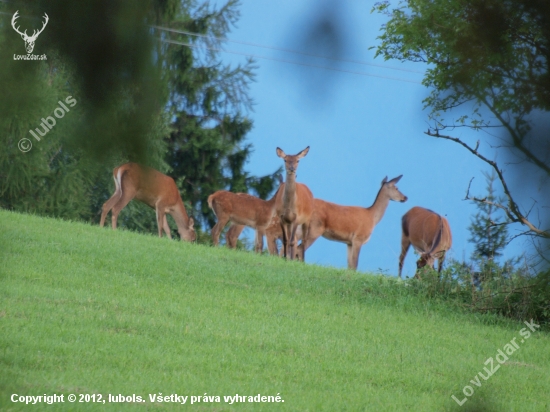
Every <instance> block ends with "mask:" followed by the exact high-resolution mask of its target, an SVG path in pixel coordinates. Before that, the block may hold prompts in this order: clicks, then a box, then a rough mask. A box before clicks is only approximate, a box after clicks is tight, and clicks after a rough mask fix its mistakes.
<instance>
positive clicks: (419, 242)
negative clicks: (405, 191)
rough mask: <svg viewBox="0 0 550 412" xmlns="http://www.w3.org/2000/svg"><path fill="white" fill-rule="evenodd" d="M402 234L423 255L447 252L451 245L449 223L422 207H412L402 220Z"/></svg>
mask: <svg viewBox="0 0 550 412" xmlns="http://www.w3.org/2000/svg"><path fill="white" fill-rule="evenodd" d="M402 229H403V234H404V235H405V236H407V237H408V238H409V240H410V242H411V244H412V245H413V247H414V248H415V249H416V250H417V251H419V252H420V253H423V254H432V255H433V254H436V253H438V252H440V251H443V250H449V249H450V247H451V245H452V235H451V229H450V227H449V222H448V221H447V219H445V218H444V217H443V216H440V215H438V214H437V213H435V212H433V211H431V210H429V209H425V208H422V207H418V206H416V207H413V208H412V209H411V210H409V211H408V212H407V213H406V214H405V215H404V216H403V218H402Z"/></svg>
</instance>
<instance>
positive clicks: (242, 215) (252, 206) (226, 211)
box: [208, 183, 284, 253]
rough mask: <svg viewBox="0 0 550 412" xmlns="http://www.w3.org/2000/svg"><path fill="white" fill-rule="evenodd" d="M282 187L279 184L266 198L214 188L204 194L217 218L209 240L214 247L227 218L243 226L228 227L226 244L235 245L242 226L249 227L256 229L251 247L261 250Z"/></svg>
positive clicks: (257, 250) (278, 201)
mask: <svg viewBox="0 0 550 412" xmlns="http://www.w3.org/2000/svg"><path fill="white" fill-rule="evenodd" d="M283 187H284V183H282V184H281V185H279V188H278V189H277V192H276V193H275V195H274V196H273V197H272V198H271V199H269V200H263V199H260V198H258V197H255V196H251V195H249V194H247V193H232V192H228V191H226V190H218V191H217V192H215V193H213V194H211V195H210V196H208V206H209V207H210V209H212V211H213V212H214V214H215V215H216V217H217V218H218V222H217V223H216V224H215V225H214V227H213V228H212V243H213V244H214V246H217V245H218V243H219V240H220V232H221V231H222V229H223V228H224V227H225V225H226V224H227V222H229V221H231V222H232V223H234V224H236V225H239V226H243V227H240V230H239V227H236V228H234V229H230V231H231V234H230V237H231V238H230V239H229V240H228V243H227V245H228V247H231V246H232V245H235V244H236V242H237V238H238V237H239V235H240V233H241V232H242V230H243V229H244V226H250V227H251V228H253V229H256V239H255V242H254V250H255V251H256V252H258V253H261V252H262V250H263V245H264V240H263V238H264V236H265V232H266V229H267V227H268V226H269V225H270V224H271V220H272V218H273V215H274V213H275V210H276V209H277V206H276V205H277V203H281V202H282V189H283ZM237 232H238V233H237ZM235 234H236V236H235ZM233 238H234V241H233ZM226 239H227V236H226Z"/></svg>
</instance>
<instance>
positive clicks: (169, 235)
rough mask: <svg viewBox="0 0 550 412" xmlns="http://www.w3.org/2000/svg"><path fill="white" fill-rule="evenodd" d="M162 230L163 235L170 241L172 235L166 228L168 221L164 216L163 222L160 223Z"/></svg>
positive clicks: (167, 227) (168, 227)
mask: <svg viewBox="0 0 550 412" xmlns="http://www.w3.org/2000/svg"><path fill="white" fill-rule="evenodd" d="M162 228H163V229H164V233H166V236H168V239H172V233H171V231H170V226H168V220H167V219H166V215H164V222H163V223H162Z"/></svg>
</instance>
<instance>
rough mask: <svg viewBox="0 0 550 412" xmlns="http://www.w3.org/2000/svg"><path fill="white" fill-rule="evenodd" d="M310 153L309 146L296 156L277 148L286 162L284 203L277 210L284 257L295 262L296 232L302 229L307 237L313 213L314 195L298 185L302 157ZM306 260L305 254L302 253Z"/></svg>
mask: <svg viewBox="0 0 550 412" xmlns="http://www.w3.org/2000/svg"><path fill="white" fill-rule="evenodd" d="M308 152H309V146H308V147H306V148H305V149H304V150H302V151H301V152H300V153H298V154H296V155H287V154H286V153H285V152H283V151H282V150H281V149H279V148H277V156H279V157H280V158H281V159H283V160H284V161H285V169H286V183H285V188H284V191H283V201H282V203H280V204H279V207H278V209H277V216H279V217H280V219H281V227H282V229H283V255H284V257H286V258H287V259H291V260H293V259H294V258H295V257H296V253H297V248H296V231H297V229H298V226H301V227H302V234H303V236H304V237H305V236H307V233H308V230H309V221H310V220H311V215H312V213H313V194H312V193H311V190H309V188H308V187H307V186H306V185H304V184H301V183H296V170H297V169H298V163H299V161H300V159H301V158H302V157H304V156H305V155H307V153H308ZM301 256H302V259H303V260H305V253H303V252H302V253H301Z"/></svg>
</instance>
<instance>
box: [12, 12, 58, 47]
mask: <svg viewBox="0 0 550 412" xmlns="http://www.w3.org/2000/svg"><path fill="white" fill-rule="evenodd" d="M17 13H19V10H17V11H16V12H15V13H14V14H13V17H12V19H11V26H12V27H13V29H14V30H15V31H16V32H17V33H19V34H20V35H21V38H22V39H23V41H24V42H25V49H27V53H29V54H30V53H32V51H33V49H34V42H35V41H36V39H37V38H38V35H39V34H40V33H42V32H43V31H44V28H45V27H46V24H48V21H49V20H50V18H49V17H48V15H47V14H46V13H44V22H43V23H42V28H41V29H40V30H33V32H32V36H29V35H28V34H27V30H25V31H24V32H23V33H21V32H20V31H19V27H15V24H16V20H17V19H18V18H19V16H18V15H17Z"/></svg>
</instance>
